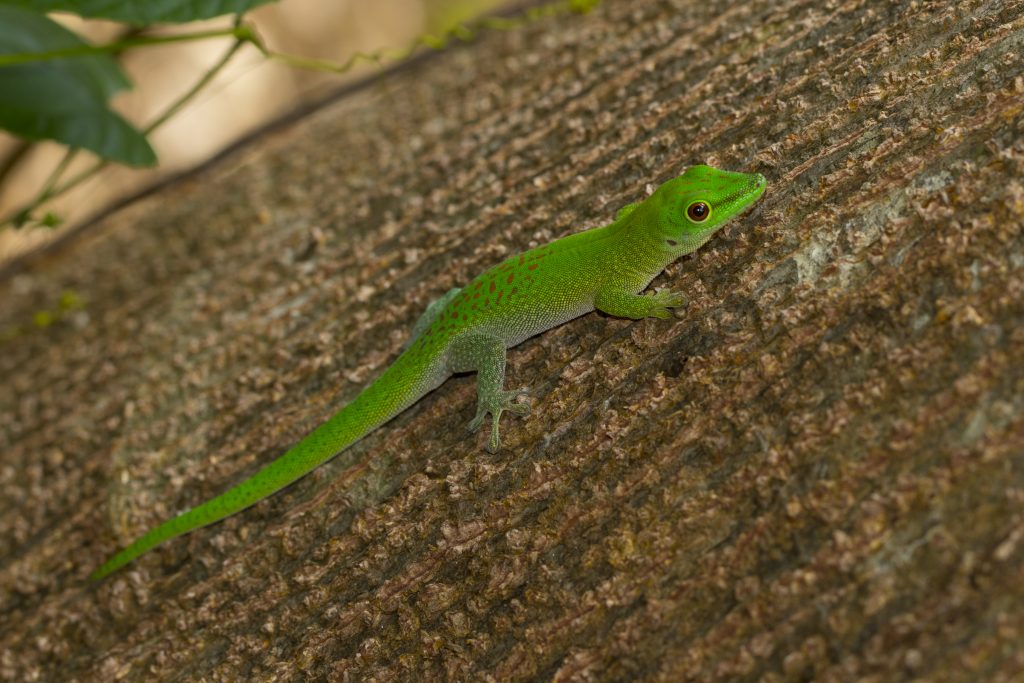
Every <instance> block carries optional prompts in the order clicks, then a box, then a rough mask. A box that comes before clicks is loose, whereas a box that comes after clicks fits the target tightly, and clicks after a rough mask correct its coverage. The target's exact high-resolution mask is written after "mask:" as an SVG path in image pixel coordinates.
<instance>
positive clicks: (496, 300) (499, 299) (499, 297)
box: [494, 289, 505, 303]
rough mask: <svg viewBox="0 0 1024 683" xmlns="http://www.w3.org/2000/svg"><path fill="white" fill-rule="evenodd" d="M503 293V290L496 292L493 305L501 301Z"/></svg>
mask: <svg viewBox="0 0 1024 683" xmlns="http://www.w3.org/2000/svg"><path fill="white" fill-rule="evenodd" d="M504 293H505V290H504V289H503V290H501V291H500V292H498V298H497V299H495V300H494V303H498V302H499V301H501V296H502V294H504Z"/></svg>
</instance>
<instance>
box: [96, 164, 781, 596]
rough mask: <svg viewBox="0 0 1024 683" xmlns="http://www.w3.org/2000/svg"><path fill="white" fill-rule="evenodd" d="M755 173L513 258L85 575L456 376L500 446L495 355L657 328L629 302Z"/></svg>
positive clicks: (740, 205) (660, 308)
mask: <svg viewBox="0 0 1024 683" xmlns="http://www.w3.org/2000/svg"><path fill="white" fill-rule="evenodd" d="M764 189H765V179H764V176H762V175H761V174H760V173H732V172H728V171H719V170H717V169H714V168H710V167H708V166H694V167H692V168H690V169H688V170H687V171H686V172H685V173H684V174H683V175H681V176H679V177H677V178H673V179H672V180H669V181H668V182H666V183H665V184H663V185H661V186H660V187H659V188H658V189H657V190H656V191H655V192H654V194H652V195H651V196H650V197H648V198H647V199H645V200H644V201H642V202H639V203H636V204H629V205H627V206H625V207H623V208H622V209H620V210H619V212H618V213H617V214H616V216H615V221H614V222H613V223H610V224H608V225H605V226H602V227H599V228H593V229H591V230H586V231H584V232H579V233H575V234H572V235H568V236H567V237H563V238H561V239H557V240H555V241H554V242H551V243H550V244H546V245H544V246H540V247H537V248H536V249H531V250H530V251H527V252H525V253H523V254H519V255H516V256H513V257H511V258H509V259H507V260H505V261H504V262H502V263H500V264H498V265H496V266H494V267H493V268H491V269H490V270H488V271H485V272H484V273H483V274H482V275H479V276H478V277H477V278H476V279H474V280H472V281H471V282H470V283H469V284H467V285H466V286H465V287H462V288H461V289H452V290H451V291H449V292H448V293H447V294H445V295H444V296H443V297H441V298H440V299H438V300H437V301H435V302H433V303H432V304H430V305H429V306H428V307H427V310H426V311H425V312H424V313H423V316H422V317H421V318H420V319H419V321H418V322H417V323H416V325H415V326H414V327H413V331H412V336H411V339H410V340H409V342H408V343H407V344H406V347H405V349H404V350H403V352H402V354H401V355H400V356H399V357H398V358H397V359H396V360H395V362H394V363H392V364H391V365H390V366H389V367H388V368H387V370H385V371H384V373H383V374H381V376H380V377H378V378H377V380H376V381H375V382H373V383H372V384H370V386H368V387H366V388H365V389H364V390H363V391H362V393H360V394H359V395H358V396H357V397H356V398H355V399H354V400H353V401H352V402H351V403H349V404H348V405H346V406H345V407H344V408H342V409H341V410H339V411H338V412H337V413H335V415H334V416H333V417H331V418H330V419H329V420H327V421H326V422H324V423H323V424H321V425H320V426H319V427H317V428H316V429H314V430H313V431H312V432H310V433H309V434H308V435H307V436H306V437H305V438H303V439H302V440H301V441H299V442H298V443H297V444H295V445H294V446H292V447H291V448H290V449H288V451H286V452H285V453H284V454H283V455H281V456H280V457H278V458H277V459H276V460H274V461H273V462H271V463H270V464H268V465H267V466H265V467H264V468H263V469H261V470H260V471H258V472H257V473H256V474H254V475H253V476H251V477H250V478H248V479H246V480H244V481H243V482H241V483H240V484H238V485H237V486H235V487H234V488H232V489H229V490H228V491H226V492H225V493H222V494H220V495H219V496H216V497H215V498H212V499H210V500H208V501H206V502H205V503H202V504H200V505H198V506H196V507H194V508H192V509H190V510H187V511H186V512H183V513H182V514H180V515H178V516H177V517H174V518H172V519H170V520H168V521H166V522H164V523H163V524H160V525H158V526H156V527H154V528H153V529H151V530H150V531H149V532H148V533H146V534H145V535H143V536H141V537H140V538H138V539H137V540H136V541H135V542H134V543H132V544H131V545H129V546H128V547H126V548H124V549H123V550H121V551H120V552H118V553H117V554H115V555H114V556H112V557H111V558H110V559H108V560H107V561H106V562H105V563H104V564H103V566H101V567H100V568H99V569H97V570H96V571H95V572H93V574H92V577H91V578H92V579H101V578H103V577H104V576H107V575H108V574H110V573H111V572H113V571H114V570H116V569H118V568H120V567H122V566H124V565H125V564H127V563H129V562H131V561H132V560H134V559H135V558H136V557H138V556H139V555H142V554H143V553H145V552H146V551H147V550H149V549H150V548H152V547H154V546H156V545H157V544H159V543H162V542H164V541H166V540H168V539H170V538H174V537H175V536H179V535H181V534H184V533H186V532H189V531H192V530H193V529H197V528H199V527H202V526H206V525H207V524H212V523H213V522H216V521H218V520H221V519H223V518H225V517H227V516H229V515H232V514H234V513H236V512H238V511H240V510H243V509H245V508H247V507H249V506H250V505H253V504H254V503H257V502H258V501H260V500H262V499H263V498H266V497H267V496H269V495H271V494H272V493H274V492H276V491H278V490H280V489H282V488H284V487H285V486H287V485H289V484H291V483H292V482H294V481H295V480H297V479H299V478H300V477H303V476H305V475H306V474H307V473H309V472H310V471H312V470H313V469H315V468H316V467H318V466H319V465H320V464H322V463H324V462H326V461H327V460H330V459H331V458H333V457H334V456H336V455H337V454H338V453H340V452H341V451H343V450H345V449H346V448H348V447H349V446H351V445H352V444H353V443H355V442H356V441H359V440H360V439H362V438H363V437H364V436H366V435H367V434H369V433H370V432H372V431H373V430H375V429H377V428H378V427H380V426H381V425H383V424H384V423H385V422H387V421H389V420H391V419H392V418H393V417H395V416H396V415H398V414H399V413H401V412H402V411H403V410H405V409H406V408H408V407H409V406H411V405H412V404H413V403H415V402H416V401H418V400H419V399H420V398H422V397H423V396H424V395H425V394H427V393H429V392H430V391H433V390H434V389H436V388H437V387H438V386H440V385H441V384H442V383H444V381H445V380H446V379H448V377H450V376H451V375H452V374H453V373H457V372H469V371H475V372H476V373H477V409H476V416H475V417H474V418H473V420H472V421H471V422H470V423H469V428H470V430H471V431H475V430H476V429H478V428H479V427H480V425H482V424H483V422H484V420H485V419H486V417H487V415H490V416H491V436H490V440H489V441H488V444H487V449H488V450H489V451H491V452H492V453H493V452H495V451H497V450H498V449H499V448H500V446H501V441H500V439H499V437H498V420H499V418H500V417H501V414H502V412H504V411H508V412H510V413H514V414H516V415H526V414H528V413H529V410H530V407H529V405H528V404H526V403H521V402H519V401H517V399H518V397H520V396H522V395H525V394H526V393H527V392H526V390H524V389H515V390H506V389H505V386H504V385H505V358H506V349H508V348H511V347H513V346H515V345H516V344H519V343H520V342H522V341H523V340H525V339H528V338H530V337H532V336H534V335H536V334H540V333H541V332H544V331H545V330H548V329H551V328H552V327H555V326H557V325H561V324H562V323H564V322H567V321H569V320H572V319H573V318H576V317H579V316H581V315H584V314H585V313H589V312H590V311H593V310H594V309H597V310H599V311H602V312H604V313H607V314H609V315H613V316H617V317H621V318H633V319H640V318H647V317H655V318H667V317H669V311H668V309H669V308H672V307H676V306H682V305H684V304H685V302H686V297H685V296H684V295H683V294H682V293H681V292H655V293H649V294H646V295H642V294H640V292H642V291H643V290H644V289H645V288H646V287H647V285H649V284H650V282H651V281H652V280H653V279H654V278H655V277H656V276H657V275H658V273H660V272H661V271H662V270H664V269H665V267H666V266H668V265H669V264H670V263H672V262H673V261H675V260H676V259H678V258H679V257H680V256H683V255H685V254H689V253H690V252H692V251H694V250H696V249H697V248H699V247H700V246H701V245H702V244H704V243H705V242H706V241H707V240H708V239H709V238H710V237H711V235H712V234H714V232H715V231H716V230H718V229H719V228H721V227H722V225H724V224H725V223H726V222H727V221H728V220H729V219H731V218H733V217H734V216H736V215H737V214H739V213H740V212H742V211H743V210H744V209H746V208H747V207H748V206H750V205H751V204H753V203H754V202H755V201H757V199H758V198H759V197H760V196H761V195H762V194H763V193H764Z"/></svg>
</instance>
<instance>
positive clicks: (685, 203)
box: [651, 166, 766, 257]
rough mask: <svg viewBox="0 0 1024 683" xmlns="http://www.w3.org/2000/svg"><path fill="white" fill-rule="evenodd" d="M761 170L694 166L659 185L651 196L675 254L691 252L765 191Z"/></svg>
mask: <svg viewBox="0 0 1024 683" xmlns="http://www.w3.org/2000/svg"><path fill="white" fill-rule="evenodd" d="M765 184H766V181H765V179H764V176H763V175H761V174H760V173H734V172H732V171H719V170H718V169H717V168H711V167H710V166H693V167H691V168H689V169H687V170H686V172H685V173H683V175H681V176H679V177H677V178H673V179H672V180H669V181H668V182H667V183H665V184H663V185H662V186H661V187H659V188H658V189H657V190H656V191H655V192H654V194H653V195H652V196H651V199H652V200H654V205H655V207H656V209H657V211H658V215H659V220H658V221H657V229H658V231H659V234H658V237H659V239H661V240H662V245H663V248H664V249H665V251H666V252H667V253H669V254H671V255H672V256H673V257H679V256H682V255H683V254H689V253H690V252H691V251H694V250H695V249H697V248H698V247H700V246H701V245H702V244H704V243H705V242H707V241H708V239H709V238H710V237H711V235H713V234H714V233H715V231H716V230H718V229H719V228H721V227H722V226H723V225H725V224H726V223H727V222H729V220H730V219H732V218H734V217H735V216H736V215H737V214H739V213H741V212H743V210H744V209H746V208H747V207H748V206H750V205H751V204H753V203H754V202H755V201H757V200H758V198H759V197H760V196H761V195H762V194H764V188H765Z"/></svg>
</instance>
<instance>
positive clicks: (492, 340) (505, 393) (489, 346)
mask: <svg viewBox="0 0 1024 683" xmlns="http://www.w3.org/2000/svg"><path fill="white" fill-rule="evenodd" d="M506 356H507V353H506V351H505V343H504V342H503V341H502V340H501V339H498V338H497V337H492V336H490V335H484V334H467V335H463V336H461V337H459V338H458V339H457V340H455V341H454V342H453V344H452V348H451V351H450V353H449V361H448V363H449V369H450V370H451V371H452V372H466V371H467V370H475V371H476V373H477V380H476V394H477V407H476V415H475V416H474V417H473V419H472V420H471V421H470V423H469V431H471V432H475V431H476V430H477V429H479V428H480V425H482V424H483V422H484V418H486V417H487V415H488V414H490V416H491V437H490V439H488V441H487V450H488V451H489V452H491V453H497V452H498V450H500V449H501V436H500V434H499V431H498V422H499V420H500V419H501V414H502V413H503V412H504V411H506V410H507V411H508V412H510V413H513V414H515V415H523V416H525V415H529V414H530V404H529V403H519V402H518V401H516V399H517V398H519V397H520V396H525V395H526V394H527V393H528V392H527V390H526V389H512V390H506V389H505V388H504V384H505V358H506Z"/></svg>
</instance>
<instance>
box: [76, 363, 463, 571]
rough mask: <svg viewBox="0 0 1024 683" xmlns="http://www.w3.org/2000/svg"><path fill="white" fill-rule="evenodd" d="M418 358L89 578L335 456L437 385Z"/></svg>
mask: <svg viewBox="0 0 1024 683" xmlns="http://www.w3.org/2000/svg"><path fill="white" fill-rule="evenodd" d="M417 361H418V359H417V358H416V357H411V356H410V354H403V355H402V356H399V357H398V359H397V360H396V361H395V362H394V363H393V364H392V365H391V366H390V367H389V368H388V369H387V370H385V371H384V373H383V374H382V375H381V376H380V377H379V378H377V380H376V381H375V382H373V384H371V385H370V386H368V387H367V388H366V389H364V390H363V392H362V393H360V394H359V396H357V397H356V398H355V399H354V400H353V401H352V402H351V403H349V404H348V405H346V406H345V407H344V408H342V409H341V410H339V411H338V412H337V413H335V414H334V416H333V417H331V418H330V419H329V420H327V421H326V422H324V423H323V424H321V425H320V426H319V427H317V428H316V429H314V430H313V431H312V432H310V433H309V434H308V435H306V437H305V438H303V439H302V440H301V441H299V442H298V443H296V444H295V445H294V446H292V447H291V448H289V449H288V450H287V451H286V452H285V453H284V454H283V455H281V456H280V457H279V458H277V459H276V460H274V461H273V462H271V463H269V464H268V465H266V466H265V467H264V468H263V469H261V470H259V471H258V472H256V474H254V475H253V476H251V477H249V478H248V479H246V480H245V481H243V482H241V483H240V484H238V485H237V486H235V487H234V488H231V489H229V490H228V491H225V492H224V493H222V494H220V495H219V496H216V497H215V498H211V499H210V500H208V501H206V502H205V503H202V504H200V505H197V506H196V507H194V508H192V509H190V510H187V511H185V512H183V513H181V514H180V515H178V516H177V517H174V518H172V519H169V520H167V521H166V522H164V523H162V524H160V525H158V526H156V527H154V528H153V529H151V530H150V531H148V532H147V533H146V534H144V535H143V536H140V537H139V538H138V539H136V540H135V541H134V542H133V543H132V544H131V545H129V546H127V547H125V548H123V549H122V550H120V551H119V552H117V553H116V554H114V555H113V556H111V557H110V559H108V560H107V561H106V562H104V563H103V564H102V565H101V566H100V567H99V568H98V569H97V570H96V571H94V572H93V573H92V574H91V575H90V576H89V578H90V579H91V580H93V581H97V580H99V579H102V578H104V577H105V576H107V575H109V574H111V573H112V572H114V571H116V570H118V569H120V568H121V567H123V566H124V565H126V564H128V563H129V562H131V561H132V560H134V559H135V558H137V557H139V556H140V555H142V554H143V553H145V552H146V551H148V550H150V549H152V548H153V547H155V546H157V545H159V544H160V543H163V542H164V541H167V540H170V539H172V538H174V537H176V536H180V535H182V534H185V533H188V532H189V531H192V530H193V529H198V528H199V527H203V526H206V525H208V524H213V523H214V522H217V521H220V520H221V519H224V518H225V517H228V516H230V515H233V514H234V513H236V512H239V511H241V510H244V509H245V508H247V507H249V506H251V505H254V504H255V503H257V502H259V501H260V500H263V499H264V498H266V497H267V496H269V495H271V494H273V493H274V492H276V491H279V490H281V489H282V488H284V487H285V486H288V485H289V484H291V483H292V482H294V481H296V480H298V479H300V478H301V477H303V476H305V475H306V474H308V473H309V472H311V471H312V470H314V469H316V468H317V467H318V466H319V465H321V464H322V463H324V462H326V461H328V460H330V459H331V458H333V457H334V456H336V455H338V454H339V453H341V452H342V451H343V450H345V449H346V448H348V447H349V446H351V445H352V444H353V443H355V442H356V441H358V440H360V439H361V438H363V437H364V436H365V435H366V434H368V433H369V432H371V431H373V430H374V429H376V428H377V427H379V426H380V425H382V424H384V423H385V422H387V421H388V420H390V419H391V418H393V417H394V416H396V415H398V413H400V412H402V411H403V410H404V409H405V408H406V407H408V406H409V405H411V404H412V403H415V402H416V401H417V400H418V399H419V398H420V397H421V396H423V395H424V394H426V393H427V392H429V391H430V390H432V389H434V388H435V387H436V386H437V385H438V384H440V381H430V380H431V379H432V378H431V375H432V374H435V373H429V372H427V371H426V370H427V369H428V368H424V367H416V366H417V365H422V364H421V363H418V362H417ZM409 378H415V379H416V380H417V381H411V382H410V381H409ZM442 381H443V379H442Z"/></svg>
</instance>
